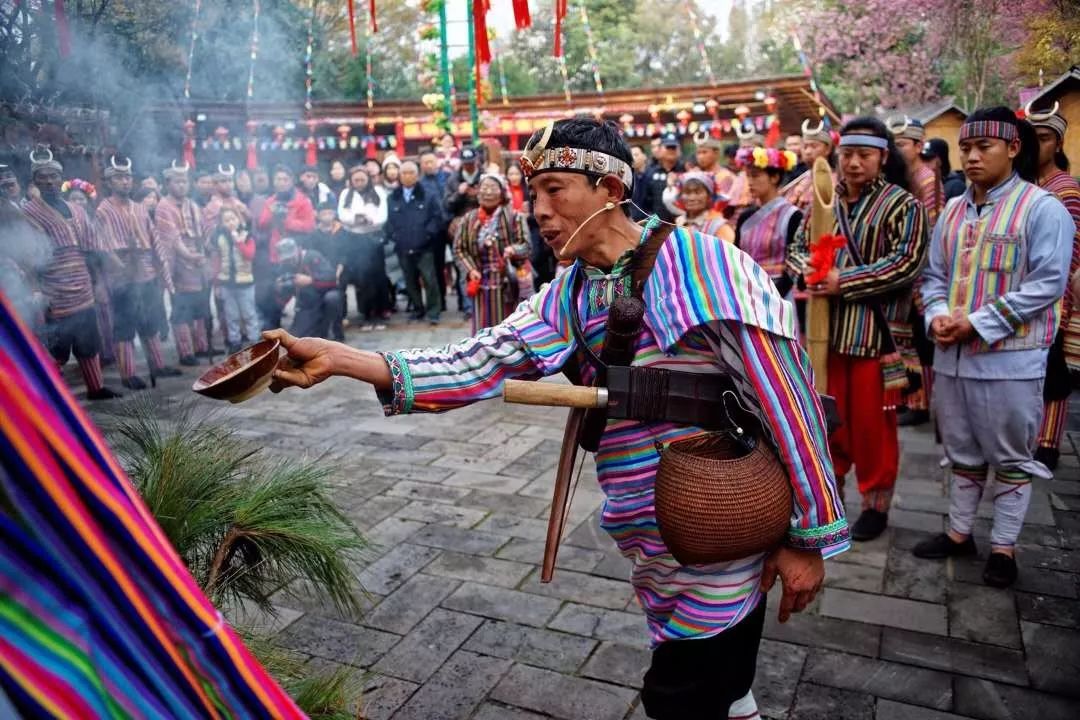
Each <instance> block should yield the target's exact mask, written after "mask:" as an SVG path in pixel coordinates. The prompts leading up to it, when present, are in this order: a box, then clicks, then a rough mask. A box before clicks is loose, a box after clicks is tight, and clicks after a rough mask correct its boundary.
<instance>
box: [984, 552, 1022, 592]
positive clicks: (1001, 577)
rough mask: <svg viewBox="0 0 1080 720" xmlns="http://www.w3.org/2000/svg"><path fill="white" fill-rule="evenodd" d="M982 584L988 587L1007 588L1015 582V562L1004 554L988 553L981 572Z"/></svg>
mask: <svg viewBox="0 0 1080 720" xmlns="http://www.w3.org/2000/svg"><path fill="white" fill-rule="evenodd" d="M983 582H984V583H986V584H987V585H989V586H990V587H996V588H1007V587H1009V586H1010V585H1012V584H1013V583H1014V582H1016V560H1015V559H1014V558H1011V557H1009V556H1008V555H1006V554H1005V553H999V552H992V553H990V557H988V558H987V559H986V569H985V570H983Z"/></svg>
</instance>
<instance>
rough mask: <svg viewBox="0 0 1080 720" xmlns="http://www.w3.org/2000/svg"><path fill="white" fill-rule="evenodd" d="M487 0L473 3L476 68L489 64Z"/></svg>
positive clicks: (488, 6)
mask: <svg viewBox="0 0 1080 720" xmlns="http://www.w3.org/2000/svg"><path fill="white" fill-rule="evenodd" d="M490 7H491V6H490V4H489V2H488V0H476V2H474V3H473V33H474V34H475V36H476V67H477V68H478V69H479V67H480V66H481V65H487V64H489V63H490V62H491V45H490V44H489V43H488V32H487V12H488V10H489V9H490Z"/></svg>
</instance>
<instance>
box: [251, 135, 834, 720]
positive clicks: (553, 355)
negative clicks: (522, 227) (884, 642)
mask: <svg viewBox="0 0 1080 720" xmlns="http://www.w3.org/2000/svg"><path fill="white" fill-rule="evenodd" d="M523 157H524V159H523V161H522V167H523V170H524V172H525V174H526V176H527V177H528V178H529V189H530V193H531V196H532V200H531V202H532V207H533V211H534V213H535V215H536V219H537V221H538V223H539V225H540V232H541V234H542V236H543V238H544V240H545V242H546V243H547V244H548V246H550V247H551V248H552V250H553V251H554V252H555V254H556V255H557V256H559V257H561V258H564V259H566V260H571V259H572V260H574V261H575V262H574V264H573V265H572V266H571V267H570V268H569V269H568V270H567V272H564V273H563V274H561V275H560V276H559V277H557V278H556V279H555V280H554V281H553V282H552V283H551V284H549V285H547V286H545V287H544V288H542V289H541V291H540V292H539V293H538V294H537V295H535V296H533V297H532V298H530V299H529V300H528V301H526V302H524V303H522V304H521V305H520V306H519V307H518V308H517V310H516V311H515V312H514V313H513V314H512V315H511V316H510V317H508V318H507V319H506V320H504V321H503V322H502V323H500V324H498V325H496V326H494V327H491V328H487V329H484V330H482V331H481V332H479V333H478V334H477V335H475V336H474V337H471V338H468V339H466V340H464V341H462V342H460V343H458V344H456V345H450V346H448V347H445V348H443V349H441V350H437V349H428V350H417V351H401V352H388V353H373V352H366V351H363V350H357V349H354V348H351V347H348V346H345V345H342V344H339V343H333V342H327V341H323V340H316V339H312V338H295V337H292V336H290V335H289V334H287V333H285V332H284V331H282V330H274V331H271V332H269V333H267V334H266V337H269V338H275V339H279V340H280V341H281V342H282V344H283V346H284V347H285V349H286V350H287V351H288V362H284V361H283V362H282V364H281V365H280V366H279V368H278V370H276V371H275V374H274V384H273V385H272V386H271V389H274V390H281V389H282V388H284V387H287V386H296V387H302V388H306V387H311V386H312V385H315V384H316V383H319V382H322V381H323V380H326V379H328V378H330V377H331V376H335V375H338V376H344V377H351V378H354V379H357V380H361V381H363V382H368V383H371V384H372V385H374V386H375V389H376V390H377V392H378V393H379V396H380V398H381V399H382V401H383V403H384V409H385V411H386V412H387V414H398V413H407V412H438V411H443V410H449V409H452V408H457V407H461V406H464V405H467V404H470V403H473V402H477V401H479V400H484V399H488V398H492V397H496V396H498V395H499V394H500V393H501V392H502V389H503V385H504V383H505V382H506V381H508V380H510V379H514V378H517V379H537V378H540V377H542V376H545V375H553V374H555V373H558V372H560V371H564V370H565V371H567V372H570V369H571V367H573V368H576V369H577V371H578V373H580V374H579V379H580V380H583V381H585V382H592V380H593V379H594V376H595V374H596V372H597V370H595V369H594V367H595V366H593V365H590V364H589V361H588V359H587V358H588V354H587V353H586V351H589V352H592V353H594V354H595V352H597V351H600V352H603V351H602V350H600V348H601V346H602V345H604V344H605V341H606V340H608V339H610V335H609V334H608V333H607V322H608V314H609V313H608V311H609V308H610V307H612V306H613V305H614V304H615V303H618V302H619V301H620V300H621V299H623V298H625V297H626V296H628V295H629V294H630V292H631V286H632V285H633V286H634V287H635V288H637V287H640V285H638V283H637V276H638V275H637V273H635V272H634V270H635V269H636V268H637V263H638V262H639V261H641V255H642V253H641V249H643V248H652V249H653V251H654V252H656V256H655V262H654V264H653V266H652V269H651V273H650V274H649V275H648V279H647V281H646V282H645V285H644V291H643V293H642V295H641V300H642V302H643V303H644V307H645V322H644V325H643V326H640V327H641V331H640V334H639V335H638V336H637V337H636V346H635V347H636V351H637V352H636V356H634V359H633V363H634V366H635V368H637V367H643V368H644V369H645V370H650V371H654V372H659V370H660V369H661V368H663V369H672V370H686V369H688V368H691V367H692V368H693V370H694V372H696V373H708V374H716V375H720V374H723V375H725V376H726V377H728V378H730V380H731V381H732V382H733V383H734V384H735V386H736V387H737V388H738V399H739V402H738V404H739V405H740V406H744V405H745V406H747V407H749V408H751V410H749V411H748V412H752V413H753V415H754V416H755V417H757V418H758V419H759V422H760V426H761V427H762V428H763V429H764V434H765V436H766V437H767V440H766V442H768V443H769V445H770V447H772V448H774V449H775V451H776V457H777V458H779V462H780V463H781V464H782V468H783V471H784V472H785V474H786V475H787V478H788V480H789V482H790V486H791V489H792V496H793V498H794V500H793V504H792V513H791V517H790V522H789V525H788V528H787V530H786V536H785V538H784V540H783V541H782V542H781V545H780V546H779V547H775V548H771V549H770V551H769V552H759V553H756V554H754V555H752V556H748V557H744V558H741V559H739V560H736V561H731V562H719V563H712V564H708V565H693V566H683V565H681V564H680V563H679V562H678V561H676V560H675V558H674V557H673V556H672V555H671V553H670V552H669V549H668V547H667V546H666V545H665V543H664V541H663V539H662V538H661V535H660V530H659V528H658V525H657V520H656V511H655V508H654V482H655V477H656V471H657V466H658V462H659V460H660V455H659V452H658V450H657V447H656V445H657V442H658V441H663V442H665V443H670V442H673V441H677V440H680V439H683V438H699V437H702V436H703V435H704V431H703V430H702V429H701V428H699V427H693V426H688V425H679V424H675V423H672V422H667V421H662V420H661V421H655V420H654V421H641V420H612V419H609V420H607V422H606V424H604V425H603V426H602V436H601V438H600V440H599V451H598V453H597V475H598V478H599V482H600V485H601V488H602V490H603V491H604V493H605V495H606V500H605V504H604V510H603V516H602V521H601V525H602V526H603V527H604V529H606V530H607V531H608V532H609V533H610V534H611V535H612V537H613V538H614V540H615V542H616V544H617V545H618V546H619V549H620V550H621V552H622V553H623V554H624V555H625V556H626V557H627V558H629V559H630V560H631V561H632V562H633V572H632V577H631V582H632V583H633V585H634V588H635V590H636V592H637V597H638V600H639V602H640V603H641V605H642V607H643V608H644V610H645V618H646V621H647V623H648V628H649V632H650V636H651V639H652V644H653V648H654V653H653V660H652V665H651V667H650V668H649V670H648V672H647V673H646V675H645V679H644V686H643V687H644V689H643V702H644V706H645V710H646V713H647V715H648V716H649V717H651V718H662V719H674V718H678V719H679V720H694V719H696V718H709V719H710V720H711V719H712V718H717V717H740V718H755V717H758V715H757V710H756V705H755V703H754V699H753V695H752V693H751V692H750V687H751V684H752V681H753V677H754V671H755V663H756V657H757V648H758V645H759V642H760V638H761V632H762V627H763V623H764V615H765V603H764V598H763V593H764V592H767V591H768V590H769V589H770V588H771V586H772V585H773V584H774V582H775V580H776V577H777V576H778V575H779V577H780V578H781V580H782V582H783V586H784V587H783V597H782V600H781V601H780V603H779V619H780V620H781V621H786V620H787V619H788V617H789V615H790V613H791V612H798V611H801V610H802V609H804V608H805V607H806V606H807V605H808V604H809V603H810V602H811V601H812V600H813V598H814V596H815V595H816V593H817V591H818V590H819V589H820V588H821V584H822V581H823V578H824V563H823V557H828V556H830V555H832V554H834V553H837V552H840V551H842V550H844V549H846V548H847V546H848V530H847V523H846V520H845V519H844V516H843V505H842V504H841V501H840V497H839V495H838V493H837V490H836V487H835V484H834V480H833V476H832V472H831V468H830V467H829V463H828V461H827V458H828V450H827V447H826V431H825V424H824V418H823V413H822V409H821V404H820V402H819V399H818V396H817V395H816V394H815V393H814V390H813V381H812V377H811V372H810V370H809V363H808V360H807V359H806V355H805V354H804V353H803V351H802V350H801V348H800V347H799V345H798V342H797V340H796V331H795V318H794V310H793V309H792V307H791V305H790V304H789V303H786V302H784V301H783V300H782V299H781V298H780V296H779V295H778V294H777V292H776V290H775V289H774V287H773V286H772V283H771V282H770V281H769V279H768V278H767V277H766V276H764V275H763V274H762V273H761V272H760V270H759V269H758V268H757V266H756V265H755V264H754V263H753V261H752V260H751V259H750V257H749V256H748V255H746V254H745V253H743V252H741V251H739V250H738V249H737V248H735V247H733V246H732V245H731V244H730V243H725V242H723V241H721V240H718V239H717V238H714V237H710V236H707V235H702V234H700V233H697V232H692V231H689V230H687V229H685V228H678V229H674V230H671V229H669V228H667V227H664V226H663V225H662V223H661V222H660V220H659V219H658V218H657V217H655V216H653V217H650V218H649V220H648V222H647V223H646V224H645V227H644V228H642V227H640V226H638V225H637V224H635V223H633V222H632V221H631V220H630V218H629V217H628V215H627V213H626V212H625V209H626V203H627V199H628V198H629V197H630V195H631V192H632V189H633V182H634V180H633V172H632V170H631V162H632V159H631V155H630V149H629V147H627V145H626V142H625V140H623V138H622V136H621V135H620V133H619V131H618V129H617V128H616V127H615V126H614V125H612V124H610V123H598V122H596V121H593V120H588V119H569V120H560V121H558V122H555V123H553V124H552V125H549V126H548V127H547V128H546V129H545V130H544V131H541V132H538V133H536V134H534V136H533V137H532V138H531V139H530V141H529V144H528V146H527V147H526V150H525V152H524V156H523ZM661 241H662V242H661ZM632 281H633V282H632ZM578 338H580V340H579V339H578ZM586 346H587V347H586ZM635 368H632V369H635ZM733 396H734V395H733ZM642 397H644V395H643V396H642ZM650 397H651V395H650ZM564 447H565V446H564ZM690 640H694V641H693V642H690Z"/></svg>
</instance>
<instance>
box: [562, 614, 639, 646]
mask: <svg viewBox="0 0 1080 720" xmlns="http://www.w3.org/2000/svg"><path fill="white" fill-rule="evenodd" d="M548 627H549V628H552V629H554V630H562V631H563V632H570V633H574V634H576V635H586V636H589V637H595V638H598V639H600V640H613V641H615V642H617V643H620V644H622V645H632V646H635V647H642V648H645V647H648V646H649V635H648V632H647V630H646V627H645V619H644V618H643V617H642V616H641V615H638V614H634V613H627V612H619V611H617V610H604V609H601V608H598V607H592V606H590V605H581V604H579V603H566V604H565V605H563V607H562V609H560V610H559V614H558V615H556V616H555V617H554V618H553V619H552V621H551V622H549V623H548Z"/></svg>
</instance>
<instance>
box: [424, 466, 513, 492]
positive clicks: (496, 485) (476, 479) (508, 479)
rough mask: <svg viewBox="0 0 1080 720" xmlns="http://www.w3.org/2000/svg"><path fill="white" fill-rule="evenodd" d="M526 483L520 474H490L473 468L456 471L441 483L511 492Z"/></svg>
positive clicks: (454, 486) (451, 485)
mask: <svg viewBox="0 0 1080 720" xmlns="http://www.w3.org/2000/svg"><path fill="white" fill-rule="evenodd" d="M527 483H528V480H527V479H526V478H523V477H521V476H520V475H511V474H510V473H509V472H508V473H507V474H506V475H502V474H500V475H491V474H488V473H484V472H477V471H475V470H469V471H466V472H456V473H454V474H453V475H451V476H450V477H448V478H447V479H446V480H443V484H444V485H446V486H447V487H452V488H454V489H456V490H464V491H466V492H468V491H469V490H483V491H485V492H494V493H503V494H507V495H509V494H513V493H516V492H517V491H518V490H520V489H521V488H523V487H525V485H526V484H527Z"/></svg>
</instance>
